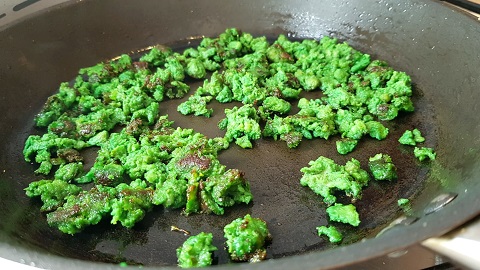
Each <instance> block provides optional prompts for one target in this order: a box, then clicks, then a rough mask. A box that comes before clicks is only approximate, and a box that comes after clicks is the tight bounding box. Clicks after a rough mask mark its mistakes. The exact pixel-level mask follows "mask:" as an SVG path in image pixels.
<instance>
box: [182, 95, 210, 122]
mask: <svg viewBox="0 0 480 270" xmlns="http://www.w3.org/2000/svg"><path fill="white" fill-rule="evenodd" d="M212 98H213V97H212V96H196V95H192V96H190V97H189V98H188V100H187V101H185V102H184V103H182V104H180V105H178V108H177V110H178V112H180V113H181V114H183V115H188V114H194V115H196V116H200V115H203V116H206V117H210V116H211V115H212V113H213V109H208V108H207V104H208V103H209V102H210V101H211V100H212Z"/></svg>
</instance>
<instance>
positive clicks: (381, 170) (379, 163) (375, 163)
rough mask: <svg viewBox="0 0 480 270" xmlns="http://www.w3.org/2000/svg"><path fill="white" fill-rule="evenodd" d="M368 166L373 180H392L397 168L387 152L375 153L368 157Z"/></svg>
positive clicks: (394, 177) (395, 175)
mask: <svg viewBox="0 0 480 270" xmlns="http://www.w3.org/2000/svg"><path fill="white" fill-rule="evenodd" d="M368 167H369V168H370V171H371V172H372V175H373V178H375V180H394V179H396V178H397V168H396V167H395V165H394V164H393V161H392V158H391V157H390V156H389V155H387V154H382V153H380V154H376V155H375V156H373V157H370V158H369V159H368Z"/></svg>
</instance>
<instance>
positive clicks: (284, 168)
mask: <svg viewBox="0 0 480 270" xmlns="http://www.w3.org/2000/svg"><path fill="white" fill-rule="evenodd" d="M229 27H237V28H239V29H241V30H243V31H246V32H249V33H252V34H253V35H255V36H259V35H266V36H267V37H269V38H275V37H276V36H277V35H278V34H281V33H282V34H286V35H288V36H290V37H292V38H296V39H302V38H320V37H322V36H324V35H330V36H333V37H337V38H339V39H340V40H341V41H347V42H348V43H350V44H351V45H352V46H353V47H355V48H356V49H358V50H361V51H363V52H366V53H369V54H371V55H372V57H373V58H376V59H382V60H386V61H387V62H388V63H389V64H390V65H391V66H393V67H394V68H395V69H398V70H403V71H406V72H407V73H409V74H410V75H411V76H412V81H413V82H414V93H415V97H414V102H415V106H416V111H415V113H412V114H403V115H401V116H400V117H399V119H398V120H397V121H394V122H392V123H388V124H387V125H388V127H389V129H390V136H389V139H388V140H385V141H382V142H377V141H373V140H369V139H363V140H362V141H361V144H360V145H359V147H358V149H356V150H355V151H354V152H353V153H351V154H349V155H347V156H340V155H338V154H336V150H335V145H334V142H333V140H330V141H325V140H313V141H304V142H302V143H301V146H300V147H299V148H298V149H294V150H290V149H288V148H287V147H286V145H285V144H284V143H283V142H275V141H273V140H260V141H258V142H257V143H256V144H255V145H254V148H253V149H251V150H244V149H240V148H238V147H236V146H233V147H231V148H230V149H228V150H227V151H225V152H223V153H222V154H221V156H220V158H221V161H222V162H223V163H224V164H226V165H227V166H228V167H229V168H239V169H240V170H242V171H244V172H245V176H246V178H247V179H249V181H250V183H251V188H252V193H253V195H254V202H253V203H252V204H250V205H248V206H239V207H233V208H231V209H229V210H228V211H227V212H226V214H225V215H224V216H212V215H193V216H189V217H185V216H181V215H180V211H179V210H167V209H163V208H161V207H158V208H155V209H154V210H153V211H152V212H150V213H148V214H147V216H146V217H145V219H144V220H143V221H142V222H140V223H139V224H138V225H136V226H135V227H134V228H133V229H130V230H127V229H124V228H121V227H119V226H118V227H116V226H112V225H109V224H108V222H103V223H101V224H99V225H96V226H93V227H91V228H88V229H87V230H85V231H84V232H82V233H80V234H77V235H75V236H69V235H63V234H61V233H60V232H59V231H57V230H56V229H53V228H50V227H48V225H46V221H45V215H44V214H42V213H40V211H39V202H38V201H35V200H31V199H28V198H26V196H25V195H24V192H23V189H24V188H25V187H26V186H27V185H28V183H29V182H30V181H32V180H37V179H39V176H35V175H34V174H33V173H32V172H33V170H34V169H35V167H34V165H31V164H27V163H25V162H24V161H23V157H22V155H21V150H22V149H23V143H24V141H25V139H26V138H27V137H28V135H29V134H32V133H37V132H40V131H39V130H37V129H35V128H34V127H33V116H34V115H35V113H37V112H38V111H39V109H40V108H41V106H42V104H43V103H44V101H45V100H46V98H47V97H48V96H49V95H51V94H53V93H54V92H55V91H56V90H57V87H58V85H59V83H60V82H63V81H69V80H71V79H72V78H74V76H75V75H76V72H77V71H78V69H79V68H81V67H85V66H91V65H93V64H95V63H97V62H99V61H103V60H106V59H110V58H112V57H115V56H117V55H119V54H121V53H126V52H127V53H128V52H135V51H138V50H140V49H143V48H146V47H148V46H150V45H154V44H167V45H169V46H172V47H174V48H177V49H181V48H185V47H186V46H189V45H192V44H195V42H198V39H199V38H201V37H202V36H215V35H218V34H219V33H221V32H223V31H224V30H225V29H226V28H229ZM479 48H480V25H479V24H478V23H477V22H475V21H474V20H473V19H472V18H470V17H468V16H466V15H464V14H461V13H459V12H457V11H453V10H451V9H449V8H447V7H445V6H443V5H442V4H441V3H438V2H434V1H413V0H412V1H403V2H402V3H398V2H397V1H383V0H381V1H343V0H340V1H334V2H332V1H311V2H310V1H286V0H285V1H273V0H272V1H256V2H251V3H250V2H248V3H247V2H245V1H228V2H225V1H223V0H222V1H221V0H209V1H201V2H199V1H187V0H181V1H178V0H165V1H154V0H148V1H141V2H137V1H135V2H133V1H128V0H115V1H114V0H104V1H81V2H78V3H69V4H64V5H60V6H56V7H54V8H51V9H49V10H48V11H45V12H43V13H40V14H37V15H36V16H32V17H31V18H27V19H25V20H23V21H21V22H18V23H17V24H15V25H12V26H10V27H8V28H5V29H4V30H3V31H1V32H0V59H2V63H1V65H0V82H1V92H0V108H1V110H2V113H1V115H0V138H2V140H1V142H0V166H1V167H0V196H1V197H0V198H1V202H2V204H1V206H0V215H1V216H0V229H1V232H0V240H2V242H1V244H0V248H1V249H0V251H1V254H2V256H5V257H7V258H11V259H13V260H17V261H24V262H30V261H32V262H34V263H35V264H36V265H39V266H43V267H50V268H62V267H64V266H65V264H67V263H69V262H70V260H71V259H80V260H82V261H94V262H108V263H119V262H127V263H129V264H143V265H146V266H165V265H174V264H175V261H176V257H175V248H177V247H178V246H180V245H181V243H182V242H183V241H184V240H185V236H184V235H182V234H179V233H175V232H171V231H170V226H171V225H175V226H177V227H181V228H183V229H186V230H189V231H191V232H192V233H194V234H196V233H199V232H201V231H207V232H212V233H214V238H215V240H214V244H215V245H216V246H217V247H222V246H223V241H224V240H223V236H222V235H223V233H222V228H223V226H224V225H225V224H227V223H229V222H230V221H231V220H233V219H235V218H237V217H240V216H243V215H245V214H246V213H250V214H252V215H253V216H256V217H261V218H263V219H265V220H266V221H267V222H268V224H269V228H270V231H271V233H272V235H273V236H274V240H273V242H272V244H271V245H270V246H269V248H268V250H267V252H268V258H269V259H275V260H269V261H268V262H266V263H261V264H258V265H255V266H253V267H259V268H263V267H265V268H266V267H272V265H273V266H275V267H280V266H281V267H286V268H299V267H300V268H302V269H306V268H315V267H318V266H325V267H327V266H333V265H339V264H345V263H351V262H353V261H356V260H359V259H365V258H368V257H372V256H377V255H380V254H382V252H388V251H393V250H395V249H398V248H402V247H405V246H407V245H410V244H412V243H415V242H417V241H420V240H422V239H425V238H428V237H431V236H434V235H438V234H441V233H444V232H446V231H447V230H449V229H452V228H453V227H455V226H458V225H460V224H462V223H463V222H465V221H466V220H468V219H469V218H471V217H473V216H474V215H476V214H477V212H478V211H479V210H480V208H479V206H478V205H479V201H478V200H479V199H478V198H477V196H475V193H476V192H478V191H479V188H480V187H479V186H478V183H477V181H476V180H477V179H479V178H480V177H479V176H480V164H479V163H480V162H479V152H478V150H479V146H480V145H479V144H480V138H479V135H480V128H479V126H480V125H479V121H480V120H479V118H478V115H479V114H480V108H479V106H478V103H479V101H480V91H479V89H478V88H479V85H480V82H479V81H480V77H479V75H478V74H479V73H478V71H479V70H478V62H479V60H480V50H479ZM198 84H199V83H193V85H192V86H193V87H192V88H195V86H196V85H197V86H198ZM318 95H319V93H313V94H311V96H309V97H312V98H313V97H318ZM181 101H182V100H174V101H168V102H164V103H162V104H161V113H164V114H165V113H167V114H169V115H170V117H171V118H172V119H173V120H175V121H176V122H175V123H176V125H177V126H182V127H188V128H194V129H196V130H197V131H199V132H203V133H205V134H206V135H208V136H222V135H223V134H222V132H221V131H219V130H218V129H216V124H217V122H218V120H220V119H221V118H223V109H224V108H225V106H224V105H219V104H214V105H213V106H214V110H215V113H214V116H213V117H212V118H210V119H204V118H194V117H185V116H180V115H178V113H176V105H177V104H179V103H180V102H181ZM415 127H416V128H419V129H421V130H422V132H423V133H424V134H425V135H426V138H427V142H426V144H427V145H426V146H429V147H434V148H435V150H436V151H437V154H438V156H437V160H436V161H435V162H431V163H429V162H426V163H420V162H418V161H417V160H416V159H415V158H414V157H413V155H412V153H411V152H412V149H411V148H407V147H402V146H400V145H399V144H398V143H397V142H396V140H397V139H398V137H399V136H400V135H401V134H402V133H403V131H405V130H406V129H412V128H415ZM379 152H383V153H388V154H390V155H391V156H392V158H393V160H394V162H395V164H396V165H397V167H398V168H399V172H398V173H399V179H398V181H395V182H392V183H376V182H372V183H371V184H370V186H369V187H368V188H367V189H366V190H365V192H364V195H363V198H362V199H361V200H360V201H358V202H357V203H356V205H357V208H358V209H359V212H360V215H361V216H362V224H361V225H360V227H359V228H358V229H353V230H348V232H347V233H346V236H345V240H344V246H343V247H341V248H339V247H336V246H332V245H331V244H329V243H327V241H325V239H323V238H320V237H318V236H316V234H315V227H316V226H320V225H325V224H327V219H326V216H325V205H324V204H323V203H322V202H321V199H320V198H319V197H318V196H316V195H314V194H313V192H311V191H310V190H308V189H306V188H304V187H301V186H300V184H299V178H300V177H301V174H300V172H299V169H300V168H301V167H304V166H306V164H307V163H308V161H309V160H312V159H316V158H317V157H318V156H320V155H324V156H327V157H330V158H333V159H335V160H336V161H337V162H338V163H341V164H344V163H345V162H346V161H347V160H349V159H351V158H352V157H354V158H357V159H359V160H360V161H361V163H362V164H364V165H366V163H367V160H368V157H369V156H373V155H374V154H376V153H379ZM91 158H92V159H93V158H94V157H93V156H92V157H91ZM444 192H455V193H457V194H459V195H458V197H457V199H455V200H454V201H453V202H452V203H450V204H449V205H448V206H446V207H445V208H444V209H441V211H438V212H437V213H434V214H431V215H428V216H424V215H423V209H424V207H425V206H426V205H427V204H428V202H429V201H430V200H432V199H433V198H434V197H435V196H437V195H438V194H441V193H444ZM399 198H410V199H411V200H412V204H413V208H414V215H415V216H418V217H419V220H418V221H417V222H415V223H413V224H412V225H410V226H405V227H404V228H399V229H396V230H392V231H391V232H389V233H385V234H383V235H382V236H380V237H378V238H375V237H374V236H375V235H376V234H377V233H378V232H379V231H380V230H381V229H382V228H384V227H385V226H387V225H388V224H389V223H390V222H391V221H392V220H394V219H395V218H396V217H398V216H399V215H401V211H400V210H399V208H398V207H397V205H396V201H397V200H398V199H399ZM340 227H341V228H342V229H345V230H347V229H348V227H347V226H341V225H340ZM364 238H367V239H368V240H365V241H360V242H359V240H361V239H364ZM3 254H5V255H3ZM294 255H295V256H294ZM284 257H285V258H284ZM215 260H216V262H217V263H219V264H223V263H227V262H228V258H227V255H226V253H225V251H224V250H222V249H221V248H220V249H219V251H218V252H216V258H215ZM82 261H76V264H73V266H72V265H71V264H69V265H68V267H71V268H72V269H74V268H75V267H78V268H81V267H84V266H85V265H89V266H92V265H90V264H88V263H87V262H82ZM95 266H96V265H95ZM236 266H238V267H240V265H236ZM104 267H105V266H104Z"/></svg>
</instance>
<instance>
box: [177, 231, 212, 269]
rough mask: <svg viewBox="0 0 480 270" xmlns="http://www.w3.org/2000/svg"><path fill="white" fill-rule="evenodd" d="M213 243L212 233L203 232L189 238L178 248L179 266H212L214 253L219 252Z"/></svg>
mask: <svg viewBox="0 0 480 270" xmlns="http://www.w3.org/2000/svg"><path fill="white" fill-rule="evenodd" d="M212 242H213V235H212V234H211V233H204V232H201V233H199V234H197V235H194V236H190V237H188V239H187V240H186V241H185V242H184V243H183V244H182V246H181V247H179V248H177V258H178V266H180V267H181V268H192V267H205V266H209V265H211V264H212V256H213V251H215V250H217V248H216V247H215V246H214V245H213V244H212Z"/></svg>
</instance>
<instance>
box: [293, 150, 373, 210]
mask: <svg viewBox="0 0 480 270" xmlns="http://www.w3.org/2000/svg"><path fill="white" fill-rule="evenodd" d="M308 165H310V167H304V168H302V169H301V170H300V171H301V172H302V173H303V176H302V178H301V179H300V183H301V184H302V185H303V186H308V187H309V188H310V189H312V190H313V191H314V192H315V193H317V194H318V195H320V196H322V197H323V201H324V202H325V203H327V204H333V203H335V202H336V201H337V197H336V196H335V193H336V191H343V192H344V193H345V194H346V195H348V196H350V197H352V198H353V199H360V198H361V196H362V189H363V187H365V186H367V184H368V181H369V180H370V177H369V176H368V173H367V172H366V171H365V170H363V169H362V168H360V162H359V161H358V160H356V159H354V158H352V159H351V160H350V161H347V163H346V164H345V166H342V165H338V164H336V163H335V161H333V160H331V159H329V158H326V157H323V156H320V157H319V158H318V159H317V160H315V161H310V162H309V163H308Z"/></svg>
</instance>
